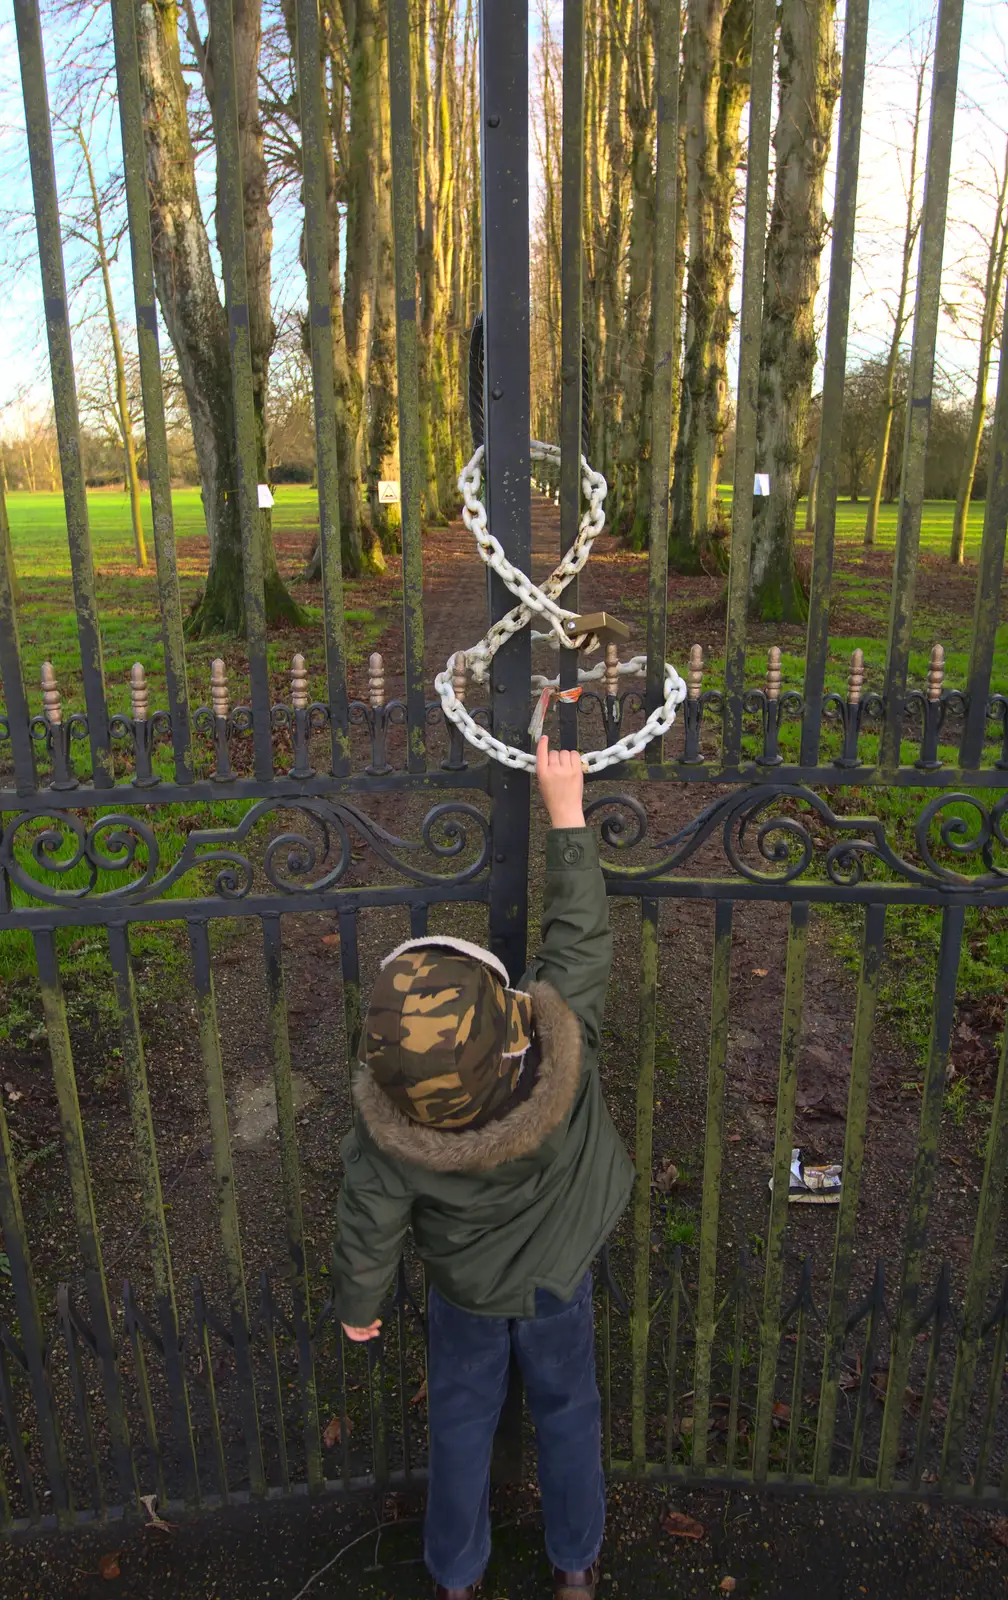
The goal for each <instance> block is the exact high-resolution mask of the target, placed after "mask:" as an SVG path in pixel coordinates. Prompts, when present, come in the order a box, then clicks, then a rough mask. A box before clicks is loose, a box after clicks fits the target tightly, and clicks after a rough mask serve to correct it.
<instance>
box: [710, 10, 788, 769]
mask: <svg viewBox="0 0 1008 1600" xmlns="http://www.w3.org/2000/svg"><path fill="white" fill-rule="evenodd" d="M776 34H777V3H776V0H753V32H752V68H751V72H750V83H751V92H750V102H749V155H748V177H747V180H746V211H745V238H744V243H743V247H742V312H741V317H740V322H739V369H738V398H737V401H736V407H735V473H734V480H735V487H736V492H735V495H734V498H733V500H732V534H731V558H730V564H729V568H728V619H727V623H726V627H725V677H724V716H723V724H722V725H723V730H724V732H723V739H722V751H721V759H722V763H723V764H724V765H726V766H728V765H734V763H735V762H736V761H737V760H738V759H739V754H740V752H741V749H742V695H743V691H744V689H745V649H746V609H747V606H748V603H749V564H750V560H751V556H752V530H753V495H752V486H753V483H754V481H755V476H756V409H757V399H758V391H759V365H760V338H761V335H762V328H763V266H764V260H765V257H766V217H767V212H766V207H767V186H768V183H769V178H770V119H771V113H772V105H773V91H774V81H773V79H774V41H775V39H776Z"/></svg>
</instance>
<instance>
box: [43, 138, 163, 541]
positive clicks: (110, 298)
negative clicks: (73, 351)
mask: <svg viewBox="0 0 1008 1600" xmlns="http://www.w3.org/2000/svg"><path fill="white" fill-rule="evenodd" d="M63 121H64V126H65V127H66V129H67V131H68V132H69V133H70V135H71V137H72V138H73V139H74V140H75V142H76V144H77V145H78V147H79V149H80V154H81V164H82V170H83V174H84V177H85V180H86V184H87V201H86V205H87V217H86V223H85V225H84V226H83V227H80V226H78V227H76V228H75V229H74V231H75V233H76V234H77V237H78V238H80V239H82V241H83V242H85V243H86V246H87V248H88V249H89V250H90V251H92V252H93V254H94V261H95V265H96V266H97V268H98V270H99V272H100V273H101V281H102V295H103V300H104V309H105V318H106V321H107V324H108V335H109V344H110V349H111V354H112V366H113V374H114V377H113V384H114V395H115V407H114V415H115V420H116V426H117V428H118V432H119V438H120V441H121V444H122V450H123V461H124V465H125V471H124V473H123V477H124V479H125V482H126V488H127V491H128V493H129V501H130V524H131V526H132V529H133V554H134V557H135V559H136V564H137V566H138V567H140V568H141V569H143V568H144V567H146V565H147V546H146V542H145V539H144V530H143V509H142V496H141V491H140V473H139V470H138V468H137V449H136V440H135V439H134V437H133V415H132V410H131V407H130V397H129V389H128V386H127V383H126V361H125V357H124V355H123V343H122V336H121V334H120V332H119V317H118V314H117V312H116V304H115V295H114V294H113V293H112V274H111V256H110V251H109V246H108V243H107V241H106V237H105V226H104V223H103V221H102V216H103V212H105V210H106V209H107V207H108V195H107V194H102V193H100V192H99V187H98V181H97V179H96V177H95V167H94V161H93V160H92V156H91V140H92V136H93V130H94V118H93V115H92V116H91V117H86V116H85V114H84V111H83V109H82V108H81V107H80V106H78V107H77V108H76V109H75V111H74V113H73V114H72V115H70V116H69V117H66V118H65V119H63Z"/></svg>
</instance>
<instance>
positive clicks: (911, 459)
mask: <svg viewBox="0 0 1008 1600" xmlns="http://www.w3.org/2000/svg"><path fill="white" fill-rule="evenodd" d="M962 19H963V0H939V5H938V22H937V33H936V41H935V54H934V72H933V75H932V84H933V88H932V93H931V124H930V128H929V130H928V150H927V177H926V179H925V183H924V205H923V210H922V214H921V230H920V256H919V260H918V265H917V299H916V306H915V311H914V330H913V346H912V349H911V354H910V375H909V379H908V383H907V400H906V432H905V435H904V441H903V477H902V481H901V483H900V501H899V519H898V523H897V531H896V556H895V560H894V562H893V577H892V601H891V605H890V611H889V644H888V650H887V653H886V671H885V707H886V714H885V724H884V726H883V730H882V739H881V744H880V747H879V759H880V761H881V764H882V766H883V767H887V768H889V767H897V766H899V761H900V741H901V739H902V733H903V712H904V704H905V697H906V685H907V669H908V666H909V662H910V643H911V630H912V626H913V606H914V586H915V583H916V578H917V556H918V552H919V549H920V530H921V514H922V512H923V509H924V475H925V467H926V464H927V447H928V436H929V433H930V428H931V398H932V388H933V384H934V364H935V344H936V340H937V337H938V315H939V310H940V305H941V277H942V256H943V252H944V248H945V217H946V212H947V209H948V189H949V170H950V167H951V162H952V129H953V124H954V122H955V109H956V90H957V86H958V81H959V43H960V37H961V34H962Z"/></svg>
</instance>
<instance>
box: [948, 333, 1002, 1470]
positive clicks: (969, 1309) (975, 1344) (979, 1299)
mask: <svg viewBox="0 0 1008 1600" xmlns="http://www.w3.org/2000/svg"><path fill="white" fill-rule="evenodd" d="M1006 364H1008V363H1006ZM990 1118H991V1120H990V1130H989V1132H988V1135H987V1155H986V1159H985V1161H984V1174H983V1180H982V1182H981V1184H980V1198H979V1200H978V1202H977V1216H976V1227H975V1230H974V1233H973V1257H972V1260H971V1262H970V1271H969V1279H968V1281H967V1284H966V1298H965V1303H964V1305H963V1317H962V1332H961V1333H960V1336H959V1341H958V1344H957V1346H956V1361H955V1371H954V1373H953V1376H952V1390H951V1393H950V1395H949V1402H948V1420H947V1422H946V1425H945V1438H944V1441H943V1444H942V1459H941V1471H940V1475H939V1481H940V1483H941V1487H942V1490H943V1491H944V1492H945V1493H946V1494H947V1493H948V1492H949V1491H950V1490H951V1489H952V1488H953V1487H954V1486H955V1485H956V1484H957V1482H958V1479H959V1475H960V1471H961V1467H962V1454H963V1444H964V1440H965V1433H966V1417H967V1412H968V1409H969V1403H970V1399H971V1397H972V1393H973V1384H974V1381H975V1379H976V1369H977V1361H978V1359H979V1355H980V1346H981V1342H982V1339H983V1332H984V1326H983V1325H984V1315H985V1310H986V1303H987V1296H988V1293H989V1290H990V1281H991V1276H992V1273H993V1269H994V1253H995V1248H996V1244H997V1235H998V1225H999V1223H1000V1220H1001V1212H1002V1209H1003V1206H1004V1191H1005V1178H1006V1176H1008V1023H1006V1024H1005V1031H1004V1035H1003V1037H1002V1040H1001V1060H1000V1063H999V1065H998V1076H997V1086H996V1088H995V1090H994V1100H993V1103H992V1105H991V1112H990Z"/></svg>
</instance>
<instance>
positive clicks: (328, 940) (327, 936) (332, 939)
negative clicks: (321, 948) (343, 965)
mask: <svg viewBox="0 0 1008 1600" xmlns="http://www.w3.org/2000/svg"><path fill="white" fill-rule="evenodd" d="M339 942H340V936H339V934H338V933H324V934H323V935H322V943H323V944H325V945H328V946H329V948H330V950H332V949H334V948H335V947H336V946H337V945H338V944H339Z"/></svg>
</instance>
